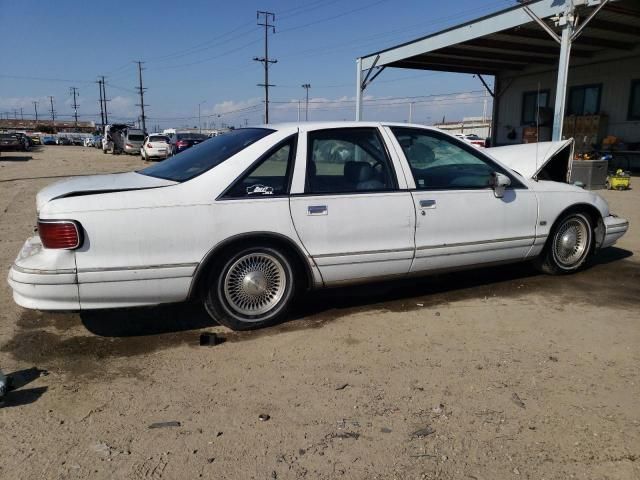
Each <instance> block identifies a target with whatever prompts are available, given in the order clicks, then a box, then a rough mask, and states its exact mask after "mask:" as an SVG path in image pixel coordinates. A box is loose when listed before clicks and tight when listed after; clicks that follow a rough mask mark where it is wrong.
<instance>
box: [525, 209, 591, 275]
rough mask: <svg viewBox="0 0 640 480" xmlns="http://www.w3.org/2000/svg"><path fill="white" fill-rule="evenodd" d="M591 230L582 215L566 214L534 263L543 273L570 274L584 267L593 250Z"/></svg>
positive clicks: (587, 219) (584, 216)
mask: <svg viewBox="0 0 640 480" xmlns="http://www.w3.org/2000/svg"><path fill="white" fill-rule="evenodd" d="M592 244H593V228H592V226H591V222H590V221H589V218H588V217H587V215H585V214H584V213H575V212H574V213H568V214H567V215H565V216H564V217H562V218H561V219H560V220H559V221H558V223H557V224H556V225H555V227H554V228H553V231H552V233H551V236H550V238H549V241H548V242H547V245H546V246H545V248H544V250H543V252H542V254H541V255H540V257H539V258H538V260H537V261H536V265H537V267H538V268H539V269H540V270H542V271H543V272H544V273H549V274H552V275H559V274H565V273H572V272H575V271H577V270H579V269H580V268H581V267H583V266H584V264H585V262H586V261H587V258H588V257H589V255H590V254H591V252H592V250H593V248H592Z"/></svg>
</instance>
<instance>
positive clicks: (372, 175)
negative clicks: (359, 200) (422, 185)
mask: <svg viewBox="0 0 640 480" xmlns="http://www.w3.org/2000/svg"><path fill="white" fill-rule="evenodd" d="M395 189H396V182H395V176H394V174H393V170H392V166H391V162H390V160H389V156H388V155H387V151H386V150H385V148H384V144H383V143H382V139H381V138H380V135H379V133H378V130H377V129H376V128H336V129H329V130H318V131H313V132H309V134H308V152H307V177H306V186H305V192H306V193H358V192H381V191H390V190H395Z"/></svg>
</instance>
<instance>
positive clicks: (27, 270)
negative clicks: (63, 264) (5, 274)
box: [11, 249, 76, 275]
mask: <svg viewBox="0 0 640 480" xmlns="http://www.w3.org/2000/svg"><path fill="white" fill-rule="evenodd" d="M61 250H62V249H61ZM11 268H13V269H14V270H15V271H17V272H20V273H27V274H30V275H67V274H74V275H75V273H76V270H75V268H64V269H62V270H39V269H35V268H25V267H21V266H19V265H16V264H15V263H14V264H13V265H12V266H11Z"/></svg>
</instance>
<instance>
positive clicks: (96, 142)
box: [92, 135, 102, 148]
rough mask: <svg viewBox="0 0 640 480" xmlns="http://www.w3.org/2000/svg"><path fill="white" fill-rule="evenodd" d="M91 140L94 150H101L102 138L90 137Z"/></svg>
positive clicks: (99, 136)
mask: <svg viewBox="0 0 640 480" xmlns="http://www.w3.org/2000/svg"><path fill="white" fill-rule="evenodd" d="M92 140H93V147H94V148H102V136H101V135H94V136H93V137H92Z"/></svg>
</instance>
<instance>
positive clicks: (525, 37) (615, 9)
mask: <svg viewBox="0 0 640 480" xmlns="http://www.w3.org/2000/svg"><path fill="white" fill-rule="evenodd" d="M565 1H568V0H539V1H537V2H530V3H528V4H527V5H528V6H529V7H530V8H531V9H532V10H533V11H534V12H536V13H537V14H538V15H539V16H541V17H543V18H545V23H547V25H549V26H550V27H551V28H552V29H553V30H554V31H556V32H557V33H558V34H559V33H560V29H559V28H558V27H557V26H556V25H555V24H554V21H553V18H552V17H553V16H554V15H556V14H557V13H559V12H562V11H563V10H564V8H565V6H564V4H565ZM594 8H595V7H593V6H592V7H588V6H582V7H580V9H579V11H578V12H579V19H584V18H586V16H588V15H589V13H590V12H591V11H593V9H594ZM578 24H579V22H578ZM639 45H640V2H639V1H638V0H618V1H615V2H610V3H609V4H608V5H606V6H604V8H603V9H602V10H601V11H600V12H599V13H598V15H596V17H595V18H594V19H593V20H591V22H590V23H589V24H588V25H587V27H586V28H585V29H584V31H583V32H582V34H581V35H580V37H578V39H577V40H576V41H575V42H574V43H573V45H572V49H571V55H572V57H573V58H576V59H580V58H589V57H593V56H594V55H597V54H598V53H600V52H603V51H606V50H620V51H626V52H629V51H633V50H635V49H638V46H639ZM559 53H560V48H559V45H558V44H557V43H556V42H555V41H554V40H553V39H552V38H551V37H550V35H549V34H548V33H547V32H545V31H544V30H543V29H542V28H541V27H540V25H538V24H537V23H535V22H534V21H533V20H532V19H531V18H530V17H529V16H528V15H527V14H526V12H525V11H524V6H523V5H517V6H514V7H511V8H508V9H506V10H502V11H500V12H497V13H494V14H492V15H488V16H485V17H482V18H479V19H477V20H474V21H472V22H467V23H464V24H462V25H458V26H455V27H452V28H449V29H446V30H443V31H441V32H438V33H434V34H432V35H428V36H425V37H421V38H418V39H416V40H414V41H412V42H407V43H404V44H401V45H398V46H395V47H391V48H388V49H385V50H381V51H379V52H376V53H373V54H370V55H367V56H366V57H363V58H362V60H363V69H366V68H370V67H371V66H372V64H373V63H374V61H375V59H376V58H377V62H376V66H379V67H380V66H389V67H397V68H411V69H423V70H440V71H448V72H461V73H479V74H489V75H495V74H497V73H498V72H501V71H518V70H522V69H524V68H526V67H528V66H531V65H555V64H557V62H558V56H559Z"/></svg>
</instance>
